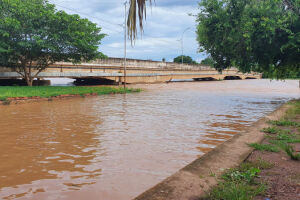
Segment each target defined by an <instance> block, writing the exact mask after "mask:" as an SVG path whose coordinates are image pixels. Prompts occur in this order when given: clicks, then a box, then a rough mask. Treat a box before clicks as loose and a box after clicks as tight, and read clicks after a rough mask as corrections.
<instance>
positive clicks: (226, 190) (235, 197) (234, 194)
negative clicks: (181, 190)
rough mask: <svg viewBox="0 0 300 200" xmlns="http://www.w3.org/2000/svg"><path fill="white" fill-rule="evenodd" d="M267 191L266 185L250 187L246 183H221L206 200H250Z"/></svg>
mask: <svg viewBox="0 0 300 200" xmlns="http://www.w3.org/2000/svg"><path fill="white" fill-rule="evenodd" d="M265 190H266V186H265V185H264V184H260V185H257V186H256V185H250V184H247V183H245V182H221V183H219V184H218V186H217V187H215V188H213V189H212V190H211V192H210V193H209V195H208V196H207V197H205V198H204V199H205V200H220V199H222V200H250V199H253V198H254V197H256V196H257V195H259V194H262V193H263V192H264V191H265Z"/></svg>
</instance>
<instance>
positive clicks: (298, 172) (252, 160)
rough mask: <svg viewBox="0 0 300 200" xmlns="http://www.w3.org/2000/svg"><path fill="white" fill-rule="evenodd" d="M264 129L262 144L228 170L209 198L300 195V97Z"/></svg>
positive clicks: (296, 197) (257, 145)
mask: <svg viewBox="0 0 300 200" xmlns="http://www.w3.org/2000/svg"><path fill="white" fill-rule="evenodd" d="M289 107H290V108H289V109H288V110H287V112H286V113H285V115H284V116H283V117H282V118H281V119H280V120H273V121H269V122H268V124H269V126H268V127H266V128H264V129H262V130H261V132H263V133H264V139H263V141H262V143H252V144H249V146H251V147H253V148H254V149H255V151H253V152H252V153H251V155H250V156H249V157H248V158H247V160H246V161H245V162H243V163H242V164H241V165H240V166H239V167H237V168H235V169H230V170H228V171H227V172H226V173H225V174H223V176H222V177H221V179H220V180H219V184H218V186H217V187H215V188H213V189H212V190H211V191H210V192H209V194H208V196H207V197H205V198H203V199H205V200H214V199H220V198H222V199H224V200H227V199H228V200H232V199H249V200H251V199H255V200H264V199H278V200H279V199H280V200H284V199H288V200H293V199H295V200H296V199H299V198H300V167H299V166H300V153H299V152H300V100H298V101H292V102H290V103H289Z"/></svg>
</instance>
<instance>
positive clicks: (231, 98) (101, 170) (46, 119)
mask: <svg viewBox="0 0 300 200" xmlns="http://www.w3.org/2000/svg"><path fill="white" fill-rule="evenodd" d="M134 87H139V88H144V89H145V91H144V92H142V93H138V94H126V95H107V96H99V97H89V98H76V99H68V100H58V101H52V102H37V103H28V104H20V105H9V106H0V113H1V118H0V152H1V154H0V199H37V200H40V199H49V200H50V199H51V200H52V199H72V200H73V199H75V200H76V199H78V200H79V199H89V200H94V199H95V200H96V199H97V200H98V199H101V200H102V199H103V200H119V199H120V200H127V199H131V198H133V197H135V196H137V195H139V194H140V193H142V192H143V191H145V190H146V189H149V188H150V187H152V186H154V185H155V184H157V183H158V182H160V181H161V180H163V179H165V178H166V177H168V176H170V175H171V174H173V173H175V172H176V171H177V170H179V169H180V168H182V167H184V166H185V165H187V164H188V163H190V162H192V161H193V160H195V159H196V158H198V157H199V156H201V155H203V154H204V153H205V152H208V151H209V150H211V149H212V148H214V147H215V146H216V145H218V144H220V143H222V142H224V141H226V140H227V139H229V138H231V137H232V136H233V135H234V134H236V133H238V132H240V131H243V130H245V128H246V127H247V126H250V125H251V124H252V123H253V122H254V121H257V120H258V119H259V118H261V117H263V116H264V115H266V114H267V113H270V112H272V111H273V110H275V109H276V108H277V107H278V106H280V105H281V104H282V103H284V102H286V101H288V100H290V99H292V98H299V97H300V89H299V87H298V81H286V82H281V81H272V82H270V81H269V80H243V81H240V80H238V81H222V82H221V81H220V82H219V81H217V82H186V83H170V84H153V85H135V86H134Z"/></svg>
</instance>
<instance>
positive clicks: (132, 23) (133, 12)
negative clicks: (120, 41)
mask: <svg viewBox="0 0 300 200" xmlns="http://www.w3.org/2000/svg"><path fill="white" fill-rule="evenodd" d="M146 1H149V4H150V6H151V5H152V2H153V1H154V0H130V6H129V13H128V20H127V27H128V36H129V38H130V39H131V42H132V41H134V40H135V39H136V36H137V13H138V19H139V26H140V31H141V32H143V30H144V29H143V22H144V21H143V20H144V19H146V14H147V11H146Z"/></svg>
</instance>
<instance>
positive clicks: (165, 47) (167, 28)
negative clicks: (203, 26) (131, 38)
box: [50, 0, 205, 61]
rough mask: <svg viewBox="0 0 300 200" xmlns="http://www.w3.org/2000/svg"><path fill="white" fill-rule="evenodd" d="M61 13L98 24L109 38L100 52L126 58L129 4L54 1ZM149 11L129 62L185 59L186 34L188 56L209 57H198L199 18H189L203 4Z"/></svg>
mask: <svg viewBox="0 0 300 200" xmlns="http://www.w3.org/2000/svg"><path fill="white" fill-rule="evenodd" d="M50 2H51V3H55V4H56V6H57V9H60V10H65V11H66V12H68V13H77V14H79V15H81V16H82V17H84V18H88V19H89V20H91V21H93V22H94V23H97V24H98V25H99V26H100V27H102V32H103V33H106V34H108V36H106V37H105V39H103V41H102V45H101V46H100V48H99V49H100V51H101V52H103V53H104V54H106V55H107V56H109V57H123V55H124V49H123V48H124V29H123V28H122V26H121V25H120V24H124V2H125V0H84V1H83V0H50ZM155 2H156V3H155V4H154V6H153V7H152V8H150V7H148V10H147V20H146V22H145V27H144V34H143V36H142V38H141V35H140V34H139V38H138V40H137V41H136V44H135V45H134V46H133V47H131V45H130V42H128V49H127V55H128V57H129V58H137V59H152V60H162V58H166V60H167V61H172V60H173V58H174V57H176V56H178V55H181V43H180V42H179V41H178V40H180V38H181V35H182V33H183V31H184V30H185V29H187V28H190V29H189V30H187V31H186V32H185V34H184V37H183V41H184V43H183V44H184V55H189V56H191V57H192V58H193V59H194V60H196V61H200V60H202V59H203V58H204V57H205V55H204V54H200V53H198V52H197V51H198V44H197V41H196V34H195V30H196V22H195V17H193V16H189V15H188V14H189V13H190V14H197V13H198V11H199V10H198V2H199V0H156V1H155Z"/></svg>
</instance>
